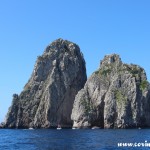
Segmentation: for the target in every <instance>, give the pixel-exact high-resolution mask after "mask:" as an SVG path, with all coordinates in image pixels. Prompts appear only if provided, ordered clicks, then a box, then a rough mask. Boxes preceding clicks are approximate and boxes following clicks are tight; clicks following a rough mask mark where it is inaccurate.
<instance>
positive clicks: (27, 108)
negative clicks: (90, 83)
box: [5, 39, 87, 128]
mask: <svg viewBox="0 0 150 150" xmlns="http://www.w3.org/2000/svg"><path fill="white" fill-rule="evenodd" d="M86 79H87V77H86V68H85V61H84V58H83V55H82V53H81V52H80V48H79V46H78V45H76V44H74V43H72V42H69V41H67V40H63V39H58V40H56V41H54V42H52V43H51V44H50V45H49V46H47V48H46V49H45V51H44V53H43V55H42V56H39V57H38V59H37V61H36V64H35V66H34V70H33V73H32V75H31V78H30V79H29V81H28V83H27V84H26V85H25V87H24V90H23V91H22V92H21V94H20V95H17V94H14V95H13V101H12V105H11V107H10V108H9V111H8V113H7V116H6V122H5V127H7V128H29V127H34V128H50V127H56V126H57V125H58V124H60V125H61V126H62V127H71V126H72V123H73V122H72V120H71V112H72V107H73V103H74V99H75V95H76V94H77V92H78V91H79V90H80V89H81V88H83V86H84V84H85V82H86Z"/></svg>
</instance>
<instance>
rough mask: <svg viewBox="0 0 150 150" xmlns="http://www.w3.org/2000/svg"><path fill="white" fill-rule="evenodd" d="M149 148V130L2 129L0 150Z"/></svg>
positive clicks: (0, 130)
mask: <svg viewBox="0 0 150 150" xmlns="http://www.w3.org/2000/svg"><path fill="white" fill-rule="evenodd" d="M115 149H117V150H120V149H129V150H130V149H133V150H135V149H137V150H145V149H150V129H95V130H92V129H76V130H73V129H61V130H56V129H35V130H29V129H0V150H115Z"/></svg>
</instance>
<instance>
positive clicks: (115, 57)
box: [100, 54, 122, 67]
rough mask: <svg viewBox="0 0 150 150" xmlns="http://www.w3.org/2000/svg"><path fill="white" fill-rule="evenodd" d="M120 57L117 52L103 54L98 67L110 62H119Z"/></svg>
mask: <svg viewBox="0 0 150 150" xmlns="http://www.w3.org/2000/svg"><path fill="white" fill-rule="evenodd" d="M121 62H122V61H121V58H120V56H119V55H117V54H111V55H105V57H104V59H103V60H102V61H101V62H100V67H102V66H105V65H108V64H111V63H118V64H119V63H121Z"/></svg>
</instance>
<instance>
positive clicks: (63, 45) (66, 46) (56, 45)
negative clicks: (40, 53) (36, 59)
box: [44, 38, 79, 53]
mask: <svg viewBox="0 0 150 150" xmlns="http://www.w3.org/2000/svg"><path fill="white" fill-rule="evenodd" d="M77 49H79V46H78V45H77V44H75V43H73V42H70V41H68V40H63V39H61V38H59V39H57V40H55V41H53V42H52V43H51V44H50V45H48V46H47V48H46V49H45V52H44V53H49V52H54V51H55V50H59V51H63V52H71V51H72V52H73V51H78V50H77Z"/></svg>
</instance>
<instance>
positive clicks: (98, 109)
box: [71, 54, 150, 128]
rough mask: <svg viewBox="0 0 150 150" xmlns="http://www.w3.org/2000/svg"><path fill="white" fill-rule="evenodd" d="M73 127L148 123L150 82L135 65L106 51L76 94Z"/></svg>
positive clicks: (141, 124)
mask: <svg viewBox="0 0 150 150" xmlns="http://www.w3.org/2000/svg"><path fill="white" fill-rule="evenodd" d="M71 118H72V120H73V121H74V124H73V127H77V128H86V127H93V126H97V127H100V128H136V127H150V86H149V83H148V81H147V77H146V73H145V71H144V69H143V68H141V67H140V66H138V65H133V64H125V63H123V62H122V61H121V59H120V57H119V55H116V54H112V55H107V56H105V58H104V59H103V61H101V63H100V68H99V69H98V70H97V71H96V72H94V73H93V74H92V75H91V77H90V78H89V79H88V80H87V82H86V84H85V86H84V88H83V89H81V90H80V91H79V92H78V94H77V95H76V98H75V102H74V106H73V111H72V115H71Z"/></svg>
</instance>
